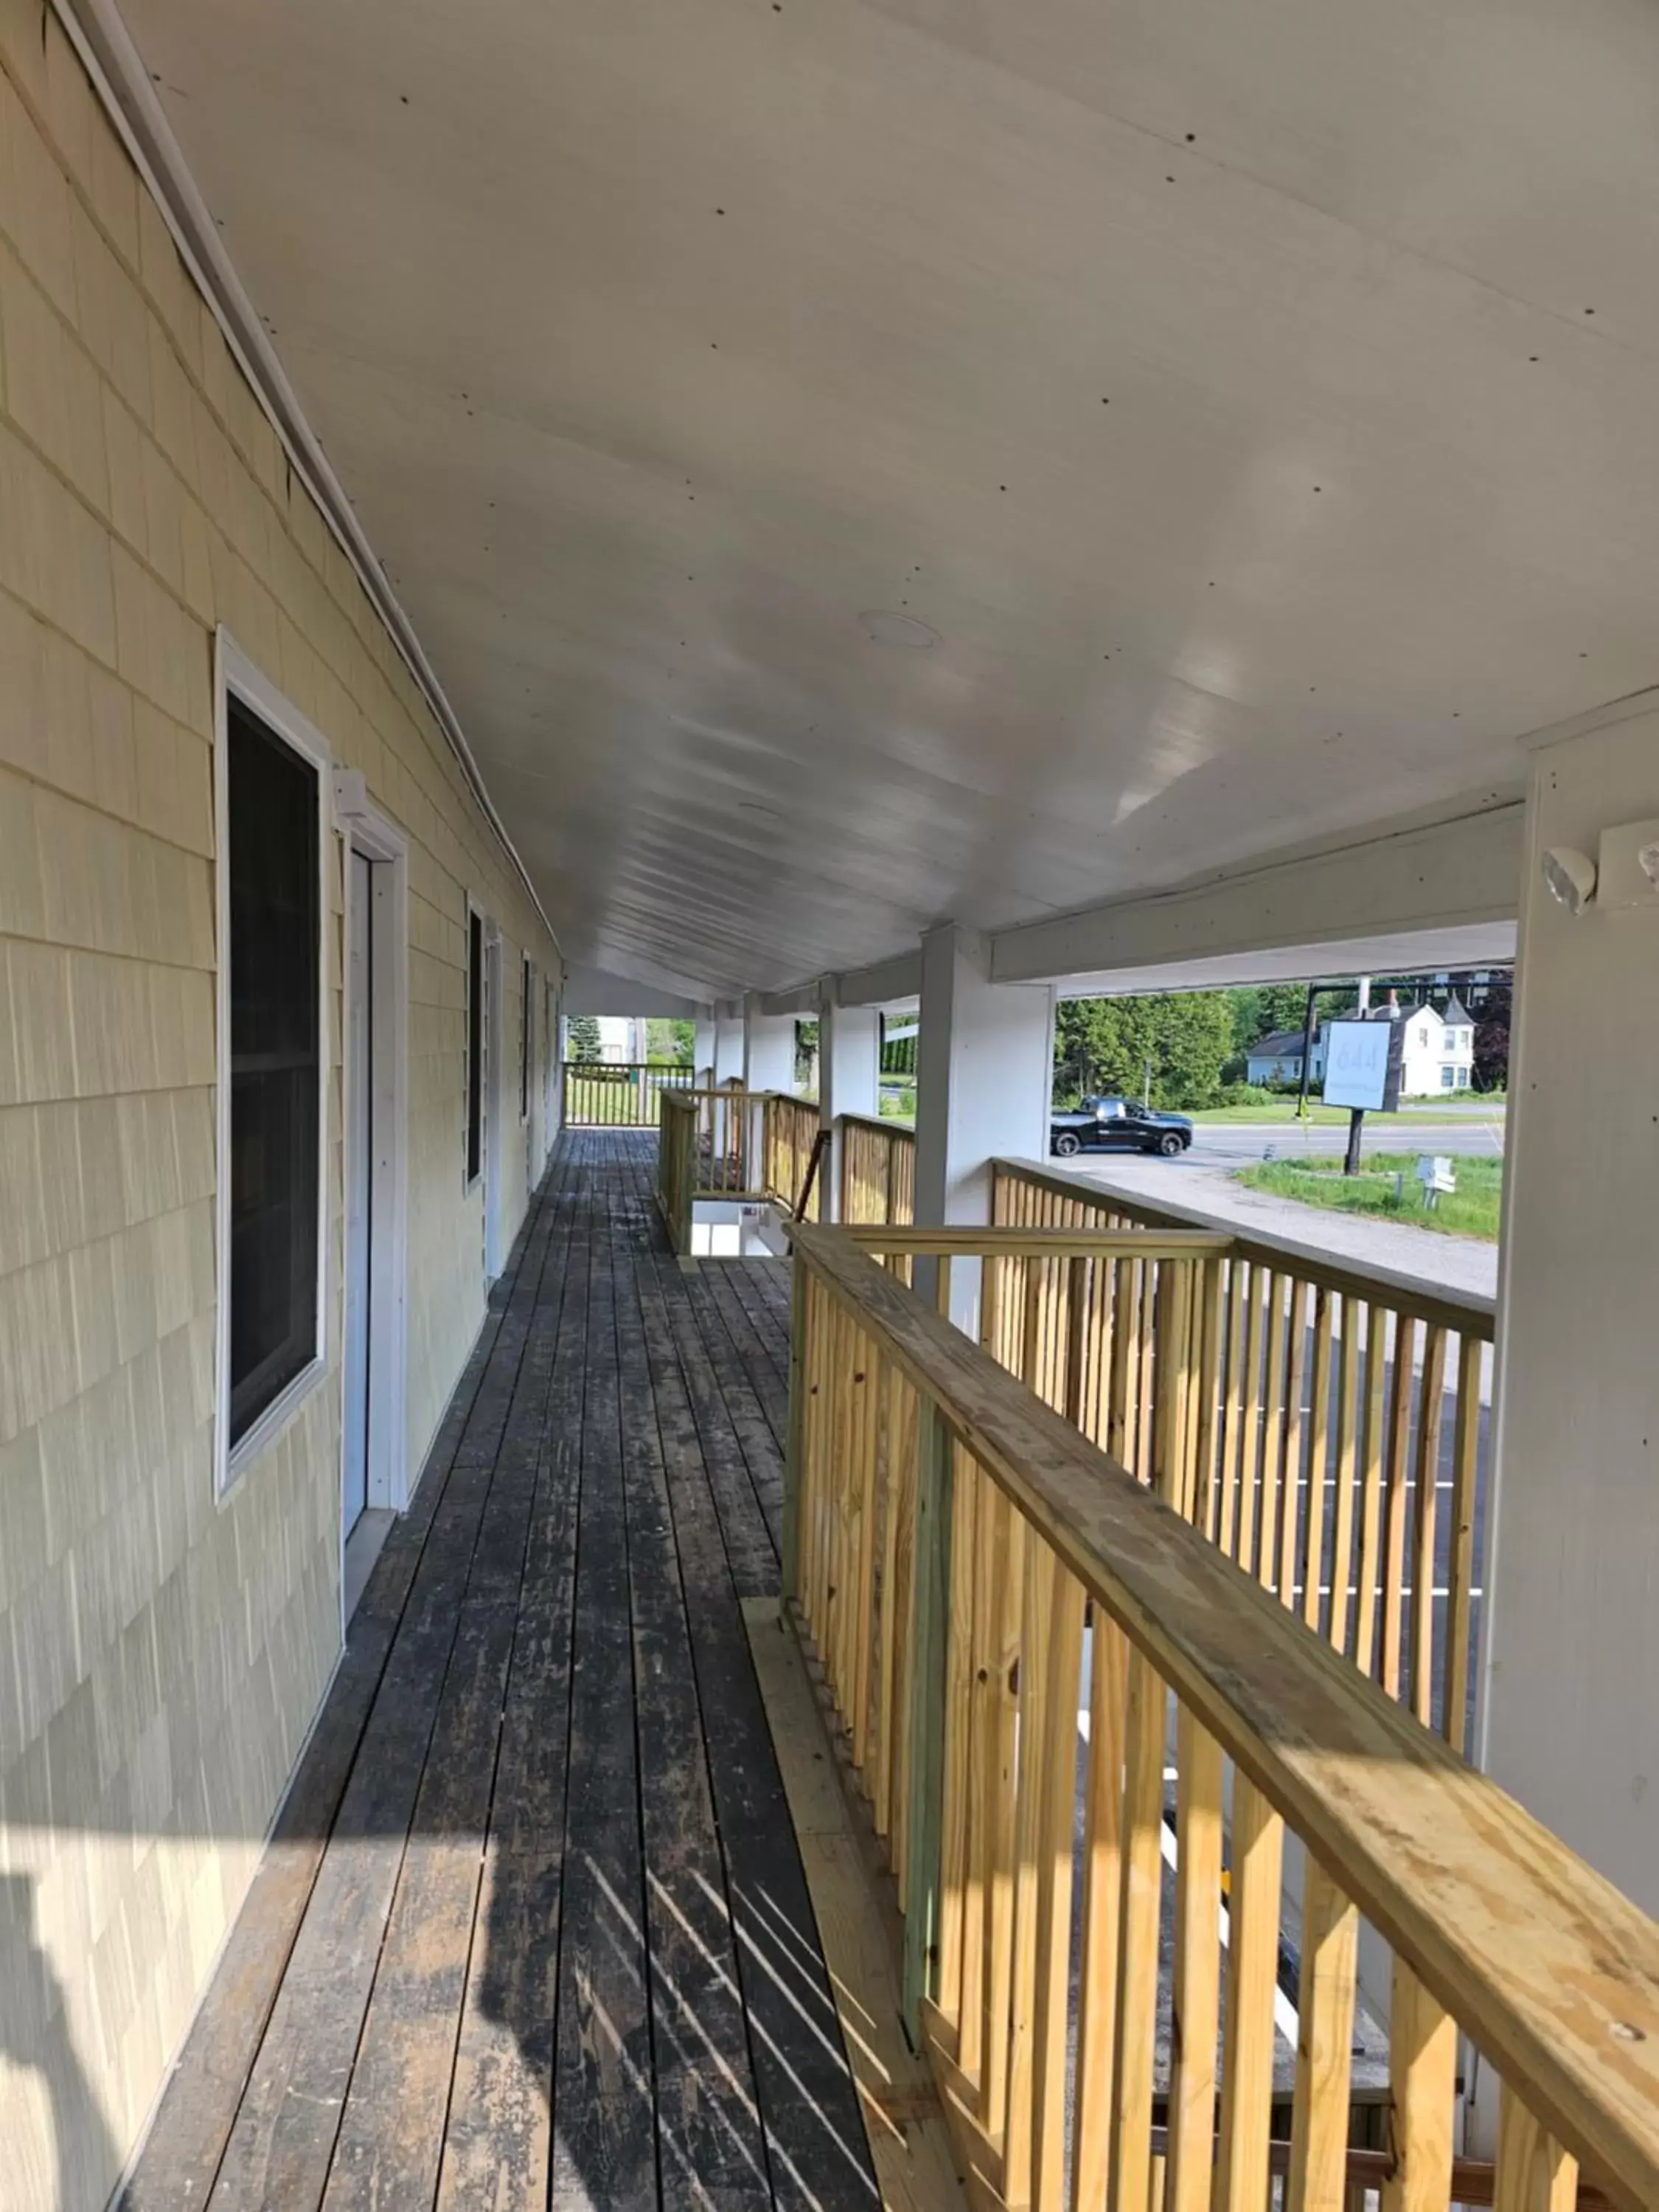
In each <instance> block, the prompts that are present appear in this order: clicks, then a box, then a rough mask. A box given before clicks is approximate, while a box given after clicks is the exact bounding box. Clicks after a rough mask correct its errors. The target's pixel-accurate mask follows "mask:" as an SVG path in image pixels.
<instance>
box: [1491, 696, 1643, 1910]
mask: <svg viewBox="0 0 1659 2212" xmlns="http://www.w3.org/2000/svg"><path fill="white" fill-rule="evenodd" d="M1654 817H1659V714H1643V715H1640V716H1638V717H1635V718H1633V719H1630V720H1624V721H1620V722H1618V723H1615V724H1613V726H1608V727H1604V728H1602V729H1600V730H1595V731H1593V732H1590V733H1589V735H1588V736H1583V737H1577V738H1571V739H1569V740H1567V741H1565V742H1564V743H1562V744H1557V745H1553V746H1551V747H1549V748H1548V749H1547V750H1544V751H1541V753H1540V754H1539V755H1538V757H1537V758H1536V760H1535V761H1534V764H1533V776H1532V788H1531V794H1530V799H1529V804H1528V820H1527V836H1526V839H1525V841H1524V844H1523V847H1522V852H1523V861H1522V866H1523V880H1522V890H1521V945H1520V954H1519V960H1518V964H1517V967H1516V999H1515V1026H1516V1031H1517V1033H1518V1053H1517V1054H1515V1055H1514V1056H1512V1058H1511V1060H1510V1092H1509V1097H1510V1109H1509V1115H1508V1131H1507V1139H1506V1153H1507V1162H1506V1172H1505V1184H1506V1188H1505V1190H1504V1251H1503V1259H1502V1266H1501V1270H1500V1285H1499V1299H1498V1312H1499V1323H1500V1332H1501V1333H1500V1338H1499V1356H1498V1376H1499V1383H1498V1399H1497V1407H1496V1414H1497V1419H1496V1436H1497V1449H1496V1462H1497V1470H1498V1474H1497V1483H1496V1496H1495V1498H1494V1500H1493V1502H1492V1505H1491V1506H1489V1508H1488V1526H1489V1529H1490V1534H1489V1536H1488V1544H1487V1553H1488V1557H1487V1578H1486V1589H1487V1593H1488V1595H1487V1607H1486V1628H1487V1633H1486V1637H1485V1639H1484V1640H1485V1642H1486V1650H1487V1661H1486V1680H1485V1689H1486V1712H1485V1717H1484V1724H1483V1727H1482V1730H1481V1735H1482V1741H1483V1747H1484V1764H1485V1765H1486V1766H1487V1767H1488V1769H1489V1770H1490V1771H1491V1772H1492V1774H1493V1775H1494V1776H1495V1777H1496V1778H1497V1779H1498V1781H1499V1782H1501V1783H1502V1784H1503V1785H1504V1788H1505V1789H1506V1790H1510V1791H1511V1792H1512V1793H1513V1794H1514V1795H1515V1796H1517V1797H1519V1798H1520V1799H1521V1801H1522V1803H1523V1804H1524V1805H1525V1806H1527V1808H1528V1810H1529V1811H1531V1812H1533V1813H1534V1814H1537V1816H1538V1817H1539V1819H1540V1820H1543V1821H1544V1822H1545V1823H1546V1825H1547V1826H1549V1827H1552V1828H1553V1829H1554V1830H1555V1831H1556V1832H1557V1833H1558V1834H1559V1835H1560V1836H1562V1837H1564V1838H1565V1840H1566V1841H1567V1842H1568V1843H1569V1844H1571V1846H1572V1848H1573V1849H1574V1850H1576V1851H1577V1852H1579V1853H1580V1854H1581V1855H1582V1856H1583V1857H1585V1858H1587V1859H1589V1861H1590V1863H1591V1864H1592V1865H1594V1866H1595V1867H1597V1868H1598V1869H1600V1870H1601V1873H1603V1874H1604V1875H1607V1876H1608V1877H1609V1878H1610V1879H1611V1880H1612V1881H1614V1882H1616V1883H1617V1884H1618V1885H1619V1887H1620V1888H1621V1889H1622V1890H1624V1891H1625V1892H1626V1893H1627V1894H1628V1895H1629V1896H1631V1897H1632V1898H1634V1899H1635V1900H1636V1902H1637V1903H1638V1905H1641V1906H1642V1907H1643V1908H1644V1911H1648V1912H1652V1913H1659V1699H1656V1697H1655V1695H1654V1685H1655V1683H1656V1681H1659V1606H1656V1604H1655V1601H1654V1600H1655V1593H1656V1591H1659V1515H1656V1512H1655V1510H1654V1508H1655V1500H1656V1498H1659V1360H1656V1359H1655V1357H1654V1308H1655V1298H1656V1291H1655V1278H1656V1251H1659V1247H1656V1237H1655V1222H1656V1220H1659V1024H1656V1022H1655V1021H1654V1019H1653V1018H1652V1010H1653V1008H1654V1006H1656V1004H1659V893H1656V892H1655V891H1654V890H1652V888H1651V887H1650V885H1649V884H1647V883H1646V881H1645V878H1644V877H1643V875H1642V873H1641V871H1640V869H1639V868H1638V867H1635V866H1632V868H1631V869H1630V871H1629V872H1628V877H1627V878H1626V884H1625V885H1624V886H1622V887H1621V884H1620V882H1619V881H1618V880H1616V879H1613V871H1612V870H1610V869H1609V868H1608V867H1607V866H1603V868H1602V872H1601V883H1600V884H1599V885H1598V888H1597V893H1596V897H1595V902H1593V903H1591V904H1590V905H1589V906H1588V907H1587V908H1585V909H1584V911H1583V913H1581V914H1579V915H1576V916H1575V915H1571V914H1570V913H1569V912H1568V911H1567V909H1566V908H1565V907H1563V906H1561V905H1559V904H1558V903H1557V902H1556V901H1555V899H1554V898H1553V897H1552V896H1551V894H1550V892H1549V890H1547V887H1546V885H1545V882H1544V875H1543V866H1544V855H1545V854H1546V853H1547V852H1549V851H1550V850H1551V849H1552V848H1562V847H1572V848H1577V849H1578V850H1580V851H1583V852H1584V853H1587V854H1589V856H1590V858H1591V859H1592V860H1595V859H1596V858H1597V857H1598V848H1599V847H1600V842H1601V832H1602V831H1603V830H1607V829H1616V828H1618V827H1620V825H1623V824H1627V823H1638V822H1650V821H1651V820H1652V819H1653V818H1654ZM1631 858H1632V862H1633V860H1634V854H1632V856H1631ZM1626 888H1627V889H1628V890H1629V892H1630V894H1631V895H1632V898H1633V901H1634V902H1633V903H1630V904H1626V903H1623V902H1622V895H1623V890H1624V889H1626Z"/></svg>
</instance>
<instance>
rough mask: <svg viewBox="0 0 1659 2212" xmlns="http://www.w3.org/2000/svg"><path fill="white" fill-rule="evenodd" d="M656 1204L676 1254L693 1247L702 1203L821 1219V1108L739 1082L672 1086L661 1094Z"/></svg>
mask: <svg viewBox="0 0 1659 2212" xmlns="http://www.w3.org/2000/svg"><path fill="white" fill-rule="evenodd" d="M658 1115H659V1133H660V1141H659V1146H658V1152H657V1201H658V1204H659V1206H660V1208H661V1210H662V1213H663V1218H664V1219H665V1222H666V1223H667V1225H668V1229H669V1234H670V1236H671V1237H672V1239H673V1242H674V1249H675V1250H676V1251H678V1252H689V1251H690V1249H691V1224H692V1219H693V1214H694V1209H695V1207H696V1201H697V1200H699V1199H724V1200H732V1199H752V1200H761V1199H772V1200H775V1201H776V1202H777V1204H778V1205H779V1206H781V1207H782V1208H783V1210H784V1211H785V1212H787V1213H788V1214H790V1215H791V1216H793V1215H795V1214H796V1213H797V1212H798V1211H799V1208H800V1206H801V1204H802V1201H803V1200H805V1218H806V1219H808V1220H812V1221H815V1220H817V1217H818V1208H819V1195H820V1192H821V1189H822V1176H823V1164H822V1151H823V1148H822V1146H820V1144H819V1127H818V1109H817V1107H816V1106H814V1105H812V1104H811V1103H808V1102H807V1101H806V1100H805V1099H801V1098H792V1097H787V1096H785V1095H784V1094H783V1093H782V1092H781V1091H745V1090H744V1088H743V1086H742V1085H740V1084H723V1085H719V1086H718V1087H716V1088H714V1089H706V1088H696V1089H691V1088H687V1087H673V1088H669V1089H665V1090H663V1091H661V1092H660V1093H659V1105H658Z"/></svg>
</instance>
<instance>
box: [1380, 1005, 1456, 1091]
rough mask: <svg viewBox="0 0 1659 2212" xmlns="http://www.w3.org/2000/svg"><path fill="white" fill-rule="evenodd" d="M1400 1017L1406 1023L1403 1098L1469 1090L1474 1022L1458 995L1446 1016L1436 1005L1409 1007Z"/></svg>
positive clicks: (1403, 1054) (1402, 1081) (1402, 1054)
mask: <svg viewBox="0 0 1659 2212" xmlns="http://www.w3.org/2000/svg"><path fill="white" fill-rule="evenodd" d="M1398 1018H1399V1019H1400V1020H1401V1022H1402V1023H1403V1024H1405V1036H1404V1039H1403V1042H1402V1045H1401V1064H1400V1095H1401V1097H1402V1098H1431V1097H1441V1096H1443V1094H1444V1093H1445V1092H1446V1091H1467V1090H1468V1087H1469V1085H1470V1083H1471V1082H1472V1081H1473V1079H1474V1018H1473V1017H1472V1016H1471V1015H1470V1014H1469V1013H1468V1012H1467V1011H1466V1010H1465V1008H1464V1006H1463V1005H1462V1001H1461V1000H1459V999H1458V998H1457V997H1456V996H1455V994H1454V996H1453V997H1451V998H1449V999H1448V1000H1447V1001H1446V1008H1445V1012H1443V1013H1442V1012H1440V1011H1439V1009H1438V1008H1437V1007H1435V1006H1408V1007H1407V1008H1405V1009H1404V1010H1403V1011H1402V1012H1401V1014H1400V1015H1399V1017H1398Z"/></svg>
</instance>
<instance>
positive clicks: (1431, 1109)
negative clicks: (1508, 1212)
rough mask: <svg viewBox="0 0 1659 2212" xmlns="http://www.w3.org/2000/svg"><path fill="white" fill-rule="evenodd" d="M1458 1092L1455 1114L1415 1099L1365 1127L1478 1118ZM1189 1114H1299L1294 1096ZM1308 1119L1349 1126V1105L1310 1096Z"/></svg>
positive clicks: (1493, 1110)
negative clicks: (1268, 1102)
mask: <svg viewBox="0 0 1659 2212" xmlns="http://www.w3.org/2000/svg"><path fill="white" fill-rule="evenodd" d="M1455 1097H1456V1098H1457V1100H1458V1102H1459V1105H1460V1107H1461V1108H1462V1109H1465V1110H1463V1111H1460V1112H1458V1113H1457V1114H1455V1115H1449V1114H1448V1113H1447V1112H1446V1109H1445V1108H1444V1107H1443V1106H1442V1105H1439V1104H1437V1103H1436V1102H1435V1101H1434V1100H1433V1099H1431V1098H1420V1099H1413V1101H1412V1103H1410V1104H1409V1105H1408V1106H1402V1107H1401V1109H1400V1111H1399V1113H1397V1114H1368V1115H1366V1116H1365V1127H1367V1128H1368V1129H1370V1128H1372V1127H1375V1126H1376V1123H1378V1122H1379V1121H1380V1122H1383V1123H1384V1124H1386V1125H1387V1126H1388V1127H1390V1128H1393V1127H1396V1126H1397V1125H1398V1124H1400V1123H1402V1122H1412V1121H1448V1120H1455V1121H1463V1120H1465V1119H1466V1118H1468V1119H1474V1118H1477V1117H1475V1116H1473V1115H1467V1110H1466V1109H1467V1107H1468V1098H1469V1094H1468V1091H1458V1092H1456V1093H1455ZM1448 1103H1449V1101H1448ZM1482 1103H1483V1105H1484V1107H1485V1109H1486V1112H1487V1113H1489V1114H1490V1115H1492V1119H1493V1120H1494V1121H1498V1120H1501V1119H1502V1117H1503V1113H1504V1102H1503V1100H1502V1099H1501V1098H1488V1099H1486V1100H1484V1101H1483V1102H1482ZM1296 1119H1297V1111H1296V1101H1295V1099H1294V1098H1283V1099H1279V1098H1276V1099H1274V1100H1273V1103H1272V1104H1271V1105H1267V1106H1261V1105H1249V1106H1200V1107H1197V1108H1195V1109H1194V1111H1193V1112H1192V1113H1191V1114H1190V1115H1188V1120H1190V1121H1203V1122H1208V1121H1217V1122H1227V1121H1246V1122H1249V1121H1259V1122H1262V1123H1267V1124H1271V1123H1281V1124H1282V1123H1284V1122H1285V1121H1295V1120H1296ZM1306 1119H1307V1120H1308V1121H1310V1122H1318V1123H1319V1124H1320V1125H1321V1126H1322V1127H1325V1128H1333V1127H1341V1128H1344V1129H1346V1127H1347V1126H1348V1109H1347V1108H1346V1106H1323V1105H1322V1104H1321V1103H1319V1101H1318V1100H1317V1099H1310V1100H1309V1102H1308V1112H1307V1115H1306Z"/></svg>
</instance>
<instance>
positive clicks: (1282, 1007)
mask: <svg viewBox="0 0 1659 2212" xmlns="http://www.w3.org/2000/svg"><path fill="white" fill-rule="evenodd" d="M1227 1000H1228V1003H1229V1005H1230V1006H1231V1008H1232V1017H1233V1050H1234V1051H1235V1052H1236V1053H1239V1052H1248V1051H1249V1048H1250V1047H1251V1046H1252V1045H1253V1044H1255V1042H1256V1041H1257V1040H1258V1038H1261V1037H1264V1036H1268V1035H1270V1034H1271V1032H1272V1031H1273V1030H1299V1029H1300V1028H1301V1027H1302V1026H1303V1024H1304V1023H1305V1022H1306V1020H1307V1018H1308V987H1307V985H1306V984H1305V983H1256V984H1252V985H1251V986H1250V987H1249V988H1248V989H1245V990H1240V991H1229V992H1228V994H1227ZM1353 1002H1354V994H1353V993H1352V991H1344V990H1340V989H1336V990H1329V991H1321V992H1320V994H1318V997H1317V999H1316V1000H1315V1005H1316V1008H1317V1010H1318V1013H1319V1018H1320V1019H1321V1021H1328V1020H1329V1019H1330V1018H1331V1016H1332V1015H1333V1014H1334V1013H1338V1012H1340V1011H1341V1009H1342V1008H1343V1007H1345V1006H1352V1005H1353Z"/></svg>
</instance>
